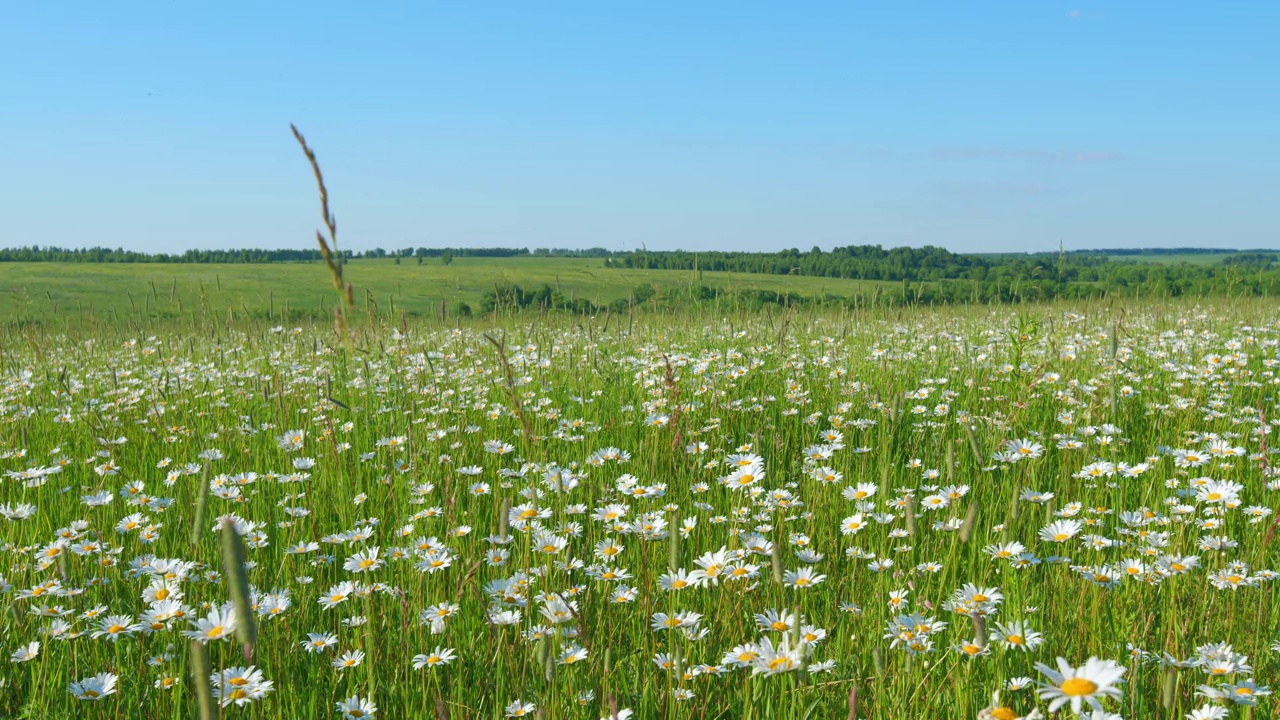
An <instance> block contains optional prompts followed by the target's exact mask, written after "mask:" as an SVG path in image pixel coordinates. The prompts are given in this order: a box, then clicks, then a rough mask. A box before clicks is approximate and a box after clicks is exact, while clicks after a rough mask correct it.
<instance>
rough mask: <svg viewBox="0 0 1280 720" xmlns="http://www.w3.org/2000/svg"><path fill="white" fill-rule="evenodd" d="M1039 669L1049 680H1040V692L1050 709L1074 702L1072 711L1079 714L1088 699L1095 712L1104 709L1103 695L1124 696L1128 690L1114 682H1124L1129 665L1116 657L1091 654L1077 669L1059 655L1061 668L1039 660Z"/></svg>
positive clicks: (1037, 668) (1037, 666)
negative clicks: (1123, 678) (1107, 658)
mask: <svg viewBox="0 0 1280 720" xmlns="http://www.w3.org/2000/svg"><path fill="white" fill-rule="evenodd" d="M1036 670H1038V671H1039V672H1040V674H1041V675H1044V676H1045V677H1046V678H1048V679H1049V682H1047V683H1040V686H1041V687H1040V691H1039V695H1040V697H1041V698H1042V699H1044V700H1048V701H1049V712H1054V711H1055V710H1057V709H1058V708H1060V707H1062V706H1063V705H1067V704H1070V705H1071V711H1072V712H1074V713H1079V712H1080V708H1081V705H1082V704H1083V703H1085V702H1087V703H1089V706H1090V707H1091V708H1093V709H1094V710H1095V711H1101V710H1102V703H1100V702H1099V701H1098V698H1099V697H1104V696H1110V697H1115V698H1119V697H1121V696H1122V695H1123V694H1124V693H1122V692H1121V691H1120V689H1119V688H1116V687H1114V685H1115V683H1117V682H1121V678H1122V677H1123V676H1124V674H1125V672H1126V670H1128V668H1126V667H1124V666H1123V665H1118V664H1116V663H1115V662H1114V661H1112V660H1099V659H1097V658H1092V657H1091V658H1089V659H1088V660H1087V661H1086V662H1085V664H1084V665H1082V666H1080V667H1079V668H1073V667H1071V666H1070V665H1069V664H1067V661H1066V659H1064V658H1058V669H1057V670H1054V669H1053V668H1051V667H1049V666H1048V665H1045V664H1044V663H1036Z"/></svg>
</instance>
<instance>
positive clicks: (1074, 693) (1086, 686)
mask: <svg viewBox="0 0 1280 720" xmlns="http://www.w3.org/2000/svg"><path fill="white" fill-rule="evenodd" d="M1058 689H1059V690H1061V691H1062V694H1063V695H1067V696H1069V697H1084V696H1085V695H1092V694H1093V693H1094V692H1096V691H1097V690H1098V684H1097V683H1095V682H1093V681H1092V680H1085V679H1084V678H1078V677H1077V678H1070V679H1069V680H1064V681H1063V683H1062V685H1060V686H1058Z"/></svg>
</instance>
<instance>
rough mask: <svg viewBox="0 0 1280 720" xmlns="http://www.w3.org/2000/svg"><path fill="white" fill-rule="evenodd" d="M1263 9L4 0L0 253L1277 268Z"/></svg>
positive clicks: (1277, 153) (1279, 164) (1278, 108)
mask: <svg viewBox="0 0 1280 720" xmlns="http://www.w3.org/2000/svg"><path fill="white" fill-rule="evenodd" d="M1277 28H1280V4H1277V3H1273V2H1236V3H1207V2H1195V3H1192V2H1176V1H1175V2H1167V1H1166V2H1158V3H1157V2H1146V1H1143V0H1123V1H1118V0H1117V1H1110V2H1101V1H1095V0H1078V2H1076V1H1074V0H1073V1H1072V2H1058V1H1057V0H1016V1H1015V0H1007V1H1005V0H983V1H980V2H960V1H959V0H946V1H942V2H877V3H866V2H856V1H854V0H844V1H842V2H832V3H819V2H795V3H783V2H770V3H754V2H741V1H738V2H716V1H712V0H705V1H704V0H699V1H697V2H687V1H686V2H678V3H668V2H657V1H650V2H643V3H639V2H636V3H623V2H602V1H601V0H593V1H591V2H582V3H568V2H554V1H550V0H549V1H547V2H523V1H522V2H505V3H504V2H482V1H477V2H448V3H444V2H440V3H435V2H414V3H405V4H396V3H391V2H367V3H365V2H332V3H331V2H318V1H314V0H313V1H309V2H293V1H292V0H270V1H261V2H252V3H242V2H218V3H197V2H187V1H185V0H176V1H170V2H157V3H149V2H132V1H129V2H100V1H98V0H95V1H94V2H17V1H16V0H15V2H9V3H5V4H4V5H3V6H0V208H2V209H3V216H4V219H3V222H2V223H0V246H14V245H31V244H39V245H49V244H54V245H61V246H85V245H106V246H112V247H115V246H123V247H126V248H131V249H139V250H147V251H158V250H170V251H171V250H182V249H186V248H190V247H202V248H215V247H270V248H276V247H312V246H313V245H312V243H313V242H314V240H313V237H314V235H313V231H314V228H315V227H316V226H317V224H318V221H319V212H318V209H317V207H316V199H315V193H314V185H313V183H312V180H311V177H310V174H309V171H308V169H307V167H306V164H305V160H304V158H303V157H302V154H301V153H300V151H299V150H298V148H297V147H296V145H295V144H294V142H293V139H292V138H291V136H290V134H289V123H290V122H295V123H297V124H298V126H299V127H300V128H301V129H302V131H303V132H304V133H305V134H306V136H307V139H308V141H310V142H311V143H312V145H313V146H314V147H315V148H316V150H317V153H318V154H319V157H320V161H321V164H322V166H323V168H324V171H325V174H326V176H327V178H328V180H329V185H330V190H331V193H332V199H333V207H334V210H335V213H336V215H337V217H338V223H339V240H340V243H341V244H342V245H343V246H344V247H347V248H353V249H363V248H368V247H375V246H378V247H384V248H388V249H390V248H400V247H410V246H412V247H418V246H428V247H431V246H435V247H440V246H516V247H593V246H600V247H606V248H611V249H631V248H638V247H640V246H641V245H642V244H643V245H645V246H647V247H648V248H650V249H671V248H688V249H750V250H777V249H782V248H788V247H799V248H801V249H808V248H810V247H812V246H814V245H817V246H820V247H823V248H829V247H832V246H834V245H848V244H864V243H870V244H881V245H884V246H886V247H891V246H898V245H917V246H918V245H926V244H932V245H941V246H943V247H947V248H949V249H952V250H956V251H1020V250H1046V249H1056V248H1057V247H1058V243H1059V242H1060V241H1061V242H1062V243H1064V244H1065V245H1066V247H1067V248H1069V249H1071V248H1077V249H1079V248H1093V247H1108V246H1109V247H1141V246H1148V247H1154V246H1165V247H1167V246H1210V247H1242V248H1249V247H1277V246H1280V233H1278V232H1277V227H1278V221H1280V192H1278V191H1280V132H1278V129H1280V92H1277V85H1276V82H1277V80H1276V78H1277V76H1278V75H1280V42H1278V41H1277V35H1276V32H1277Z"/></svg>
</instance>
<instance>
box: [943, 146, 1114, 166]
mask: <svg viewBox="0 0 1280 720" xmlns="http://www.w3.org/2000/svg"><path fill="white" fill-rule="evenodd" d="M933 156H934V157H935V158H936V159H938V160H1026V161H1035V162H1067V163H1106V162H1117V161H1119V160H1123V159H1124V156H1123V155H1121V154H1120V153H1113V152H1098V151H1094V150H1087V151H1081V150H1024V149H1017V148H942V149H939V150H935V151H934V153H933Z"/></svg>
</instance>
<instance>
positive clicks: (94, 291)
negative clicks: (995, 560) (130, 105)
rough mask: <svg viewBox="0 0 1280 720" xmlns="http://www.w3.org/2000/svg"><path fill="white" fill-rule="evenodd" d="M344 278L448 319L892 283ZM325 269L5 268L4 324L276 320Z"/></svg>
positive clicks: (379, 310) (536, 270) (665, 273)
mask: <svg viewBox="0 0 1280 720" xmlns="http://www.w3.org/2000/svg"><path fill="white" fill-rule="evenodd" d="M348 271H349V273H350V274H351V275H353V276H355V277H357V278H358V279H359V287H357V289H356V291H357V295H356V297H355V300H356V301H357V303H358V305H359V307H360V308H361V309H362V311H363V309H364V308H368V307H372V308H373V309H374V312H375V314H381V315H385V316H389V317H398V316H399V314H402V313H404V314H408V315H410V316H413V315H422V316H429V317H433V316H438V315H439V314H440V306H441V303H442V302H443V303H444V305H445V310H446V315H447V316H452V315H454V314H455V312H456V310H457V307H458V304H459V303H466V304H467V305H469V306H470V307H471V308H473V309H475V310H476V311H479V310H480V307H481V302H482V295H483V294H484V293H485V291H489V290H493V289H494V287H495V286H497V285H515V286H520V287H523V288H525V289H527V290H534V289H536V288H539V287H541V286H543V285H547V286H550V287H551V288H553V289H555V290H558V291H559V292H560V293H561V294H563V295H564V296H565V297H566V298H583V299H586V300H589V301H591V302H592V303H594V304H595V305H599V306H604V305H607V304H609V303H610V302H613V301H616V300H629V299H630V297H631V294H632V293H633V291H634V289H635V287H636V286H639V285H647V286H652V287H654V288H655V289H657V290H659V291H660V290H663V289H667V288H687V287H690V286H693V285H705V286H708V287H712V288H718V289H727V290H766V291H773V292H779V293H781V292H791V293H796V294H798V295H801V296H806V297H822V296H824V295H826V294H833V295H838V296H841V297H849V296H852V295H853V294H855V293H857V292H859V291H862V292H864V293H865V292H868V291H869V290H874V288H875V287H876V286H884V287H900V284H899V283H881V282H875V281H867V280H843V279H835V278H820V277H788V276H781V275H761V274H752V273H736V272H703V273H696V272H692V271H683V270H644V269H622V268H606V267H604V261H603V260H601V259H598V258H486V257H459V258H456V259H454V260H453V262H452V263H451V264H449V265H445V264H443V263H441V262H440V260H439V258H431V259H427V260H425V261H424V262H423V264H421V265H419V264H417V263H416V261H415V259H414V258H405V259H403V260H402V262H401V263H400V264H396V263H395V261H394V260H393V259H390V258H388V259H359V260H355V261H352V262H350V263H349V265H348ZM328 284H329V271H328V270H327V269H326V268H325V266H324V264H323V263H319V262H309V263H271V264H180V263H155V264H151V263H74V264H72V263H51V262H5V263H0V321H6V320H7V321H13V320H25V321H39V322H54V323H60V322H67V321H70V322H79V321H82V320H88V319H91V318H93V319H102V320H106V321H110V322H113V323H122V322H124V321H125V320H127V319H142V318H147V317H153V318H157V319H161V318H163V319H175V318H182V317H188V318H189V317H191V316H192V315H193V314H195V315H197V316H199V315H208V316H210V317H215V318H217V319H218V320H219V321H223V320H225V319H226V318H227V317H229V316H230V317H231V318H232V319H233V320H243V319H245V318H275V319H277V320H280V319H281V318H283V320H284V321H287V320H288V318H289V317H290V315H291V314H292V315H293V316H294V317H297V316H301V315H324V314H325V313H326V311H327V312H330V313H331V312H332V309H333V306H334V297H333V292H332V289H331V288H329V287H328Z"/></svg>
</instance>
